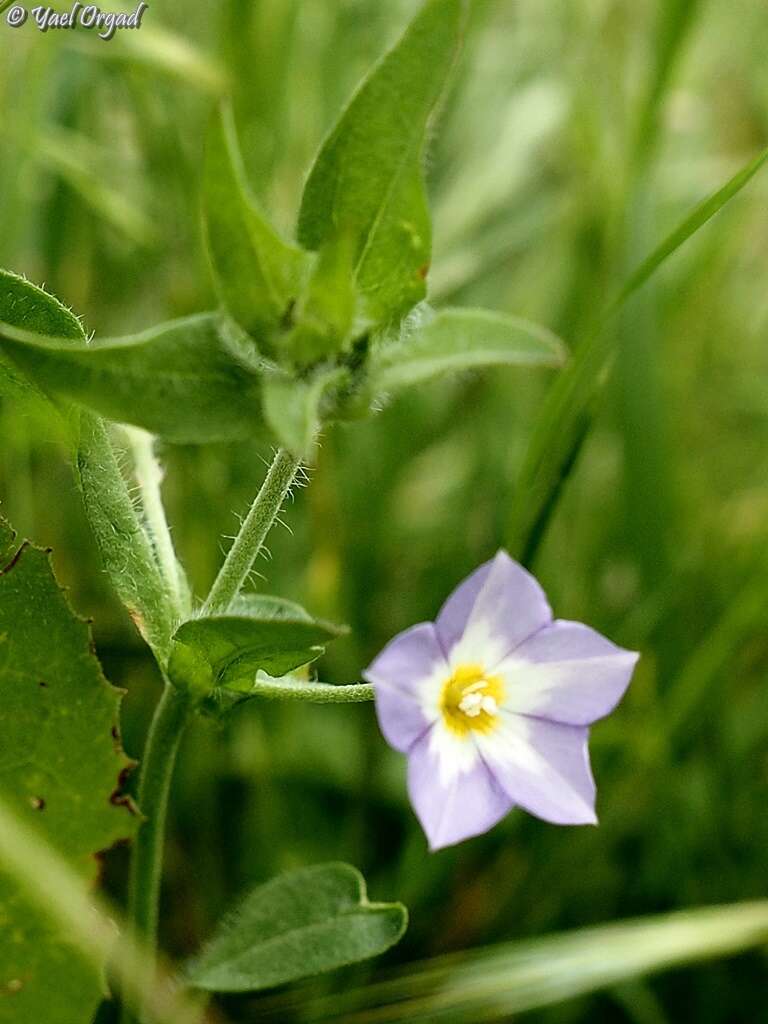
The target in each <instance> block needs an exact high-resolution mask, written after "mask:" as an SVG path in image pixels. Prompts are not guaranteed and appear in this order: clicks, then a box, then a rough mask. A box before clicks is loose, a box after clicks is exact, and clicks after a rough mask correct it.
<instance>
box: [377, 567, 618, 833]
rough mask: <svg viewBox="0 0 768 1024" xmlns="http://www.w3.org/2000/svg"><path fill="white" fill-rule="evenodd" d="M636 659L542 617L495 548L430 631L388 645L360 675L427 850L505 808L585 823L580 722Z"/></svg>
mask: <svg viewBox="0 0 768 1024" xmlns="http://www.w3.org/2000/svg"><path fill="white" fill-rule="evenodd" d="M637 659H638V655H637V654H635V653H633V652H632V651H626V650H624V649H623V648H621V647H617V646H616V645H615V644H613V643H611V641H610V640H607V639H606V638H605V637H604V636H601V635H600V634H599V633H597V632H595V631H594V630H593V629H590V628H589V626H584V625H582V624H581V623H578V622H566V621H563V620H554V621H553V618H552V610H551V608H550V607H549V604H548V602H547V599H546V596H545V595H544V592H543V590H542V589H541V587H540V586H539V584H538V583H537V582H536V580H535V579H534V578H533V576H531V575H530V573H528V572H526V570H525V569H523V568H522V566H520V565H518V564H517V562H515V561H514V560H513V559H512V558H510V557H509V555H508V554H507V553H506V552H505V551H500V552H499V553H498V554H497V555H496V557H495V558H494V559H493V560H492V561H491V562H487V563H486V564H485V565H482V566H480V568H479V569H477V570H475V572H474V573H472V575H471V576H469V577H468V578H467V579H466V580H464V582H463V583H461V584H460V585H459V586H458V587H457V588H456V590H455V591H454V592H453V593H452V594H451V596H450V597H449V598H448V600H447V601H446V602H445V604H444V605H443V607H442V608H441V610H440V613H439V614H438V616H437V620H436V621H435V622H434V623H432V622H424V623H421V624H420V625H417V626H413V627H412V628H411V629H407V630H406V631H405V632H403V633H400V634H399V635H398V636H396V637H395V638H394V639H393V640H392V641H390V643H389V644H388V645H387V646H386V647H385V648H384V650H383V651H382V652H381V654H380V655H379V656H378V657H377V658H376V659H375V660H374V662H373V663H372V664H371V665H370V667H369V668H368V669H367V671H366V672H365V673H364V675H365V678H366V679H367V680H368V682H369V683H372V684H373V686H374V692H375V695H376V711H377V714H378V718H379V724H380V725H381V729H382V732H383V733H384V736H385V737H386V739H387V741H388V742H389V743H390V745H391V746H393V747H394V748H395V749H396V750H399V751H402V752H403V753H405V754H407V755H408V791H409V794H410V798H411V803H412V804H413V806H414V809H415V811H416V814H417V815H418V817H419V820H420V821H421V824H422V826H423V827H424V831H425V832H426V834H427V838H428V840H429V844H430V847H431V848H432V849H433V850H435V849H439V848H440V847H443V846H450V845H452V844H453V843H458V842H460V841H461V840H462V839H467V838H469V837H470V836H475V835H479V834H480V833H481V832H485V831H486V830H487V829H489V828H491V826H493V825H495V824H496V822H497V821H499V820H500V819H501V818H502V817H504V815H505V814H507V812H508V811H510V810H511V809H512V807H514V806H516V805H517V806H519V807H522V808H523V809H524V810H526V811H529V812H530V813H531V814H535V815H537V816H538V817H539V818H543V819H544V820H545V821H550V822H553V823H555V824H558V825H587V824H596V823H597V818H596V816H595V783H594V779H593V777H592V771H591V769H590V764H589V751H588V747H587V742H588V736H589V725H590V724H591V723H592V722H594V721H596V720H597V719H598V718H602V717H603V716H604V715H607V714H608V713H609V712H610V711H612V710H613V708H614V707H615V706H616V704H617V703H618V702H619V700H620V699H621V697H622V696H623V694H624V691H625V690H626V688H627V686H628V685H629V681H630V678H631V676H632V671H633V669H634V667H635V663H636V662H637Z"/></svg>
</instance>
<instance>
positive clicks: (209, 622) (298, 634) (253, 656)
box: [168, 595, 344, 695]
mask: <svg viewBox="0 0 768 1024" xmlns="http://www.w3.org/2000/svg"><path fill="white" fill-rule="evenodd" d="M343 632H344V631H343V630H342V629H340V628H339V627H338V626H333V625H331V624H330V623H327V622H319V621H317V620H316V619H313V618H311V616H309V615H308V614H307V612H305V611H304V610H303V609H302V608H300V607H299V606H297V605H295V604H293V603H292V602H282V601H280V599H279V598H274V597H261V596H256V597H252V596H250V595H244V596H242V597H240V598H238V599H237V601H236V602H235V603H234V604H233V606H232V608H231V609H230V611H229V612H228V613H227V614H223V615H212V616H207V617H201V618H197V619H191V620H190V621H189V622H184V623H182V625H181V626H180V627H179V628H178V630H177V631H176V633H175V634H174V639H175V640H176V643H175V645H174V648H173V653H172V655H171V660H170V664H169V668H168V672H169V675H170V678H171V679H172V681H173V682H174V683H175V684H176V685H177V686H178V687H179V688H181V689H192V690H194V691H195V692H197V693H199V694H201V695H202V694H207V693H209V692H210V691H211V690H213V689H216V688H219V687H224V688H227V689H232V690H243V691H246V692H247V691H248V690H249V688H250V687H251V685H252V684H253V681H254V679H255V677H256V673H257V672H266V673H268V674H269V675H271V676H282V675H285V673H286V672H290V671H292V670H293V669H296V668H299V667H300V666H301V665H307V664H308V663H309V662H312V661H315V660H316V659H317V658H319V657H320V655H321V654H322V653H323V650H324V647H323V645H324V644H326V643H327V642H328V641H329V640H332V639H334V638H335V637H337V636H339V635H340V634H342V633H343Z"/></svg>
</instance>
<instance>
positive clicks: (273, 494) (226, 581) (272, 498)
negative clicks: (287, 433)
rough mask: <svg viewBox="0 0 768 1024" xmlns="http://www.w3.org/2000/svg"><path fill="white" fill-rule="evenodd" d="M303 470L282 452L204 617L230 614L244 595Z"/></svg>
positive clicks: (212, 589) (223, 566)
mask: <svg viewBox="0 0 768 1024" xmlns="http://www.w3.org/2000/svg"><path fill="white" fill-rule="evenodd" d="M300 467H301V461H300V460H299V459H296V458H294V457H293V455H291V454H289V453H288V452H287V451H285V449H283V448H280V449H278V451H277V453H276V454H275V458H274V461H273V462H272V465H271V466H270V467H269V472H268V473H267V476H266V478H265V480H264V483H263V484H262V485H261V489H260V491H259V493H258V494H257V495H256V498H255V500H254V502H253V505H251V508H250V510H249V512H248V515H247V516H246V517H245V519H244V520H243V525H242V526H241V527H240V532H239V533H238V535H237V537H236V538H235V541H234V543H233V544H232V547H231V548H230V549H229V553H228V554H227V557H226V559H225V560H224V564H223V565H222V567H221V570H220V572H219V575H218V576H217V577H216V580H215V582H214V584H213V586H212V587H211V592H210V594H209V595H208V599H207V601H206V602H205V605H204V607H203V615H215V614H216V613H217V612H219V613H221V612H226V611H227V609H228V608H229V607H230V606H231V604H232V602H233V601H234V600H235V598H236V597H237V595H238V594H239V593H240V589H241V587H242V586H243V584H244V583H245V581H246V579H247V578H248V574H249V573H250V571H251V569H252V568H253V565H254V562H255V561H256V559H257V557H258V555H259V552H260V551H261V549H262V547H263V546H264V541H265V539H266V537H267V534H268V533H269V531H270V529H271V528H272V525H273V524H274V522H275V520H276V519H277V517H278V515H279V514H280V509H281V508H282V507H283V502H284V501H285V498H286V496H287V494H288V492H289V491H290V489H291V485H292V484H293V482H294V480H295V479H296V474H297V473H298V471H299V469H300Z"/></svg>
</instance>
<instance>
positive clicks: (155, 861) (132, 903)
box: [124, 683, 192, 1024]
mask: <svg viewBox="0 0 768 1024" xmlns="http://www.w3.org/2000/svg"><path fill="white" fill-rule="evenodd" d="M191 706H192V702H191V698H190V696H189V695H188V694H186V693H183V692H182V691H180V690H177V689H175V688H174V687H173V686H171V685H170V683H166V687H165V691H164V693H163V696H162V697H161V699H160V701H159V703H158V705H157V708H156V709H155V714H154V718H153V719H152V725H151V726H150V730H149V735H148V736H147V742H146V745H145V748H144V757H143V760H142V769H141V778H140V780H139V793H138V799H139V807H140V809H141V813H142V814H143V815H144V816H145V818H146V820H145V821H144V822H143V824H142V825H141V827H140V829H139V832H138V835H137V837H136V842H135V844H134V849H133V858H132V861H131V879H130V887H129V893H128V916H129V920H130V922H131V926H132V927H133V929H134V932H135V934H136V937H137V938H138V939H139V940H141V941H142V943H143V946H144V948H145V950H146V951H147V952H148V953H150V954H151V955H153V956H154V955H155V953H156V950H157V922H158V905H159V899H160V879H161V875H162V866H163V845H164V839H165V819H166V814H167V810H168V795H169V793H170V788H171V779H172V778H173V769H174V765H175V763H176V755H177V754H178V751H179V744H180V743H181V737H182V735H183V733H184V729H185V727H186V725H187V722H188V720H189V713H190V709H191ZM130 1021H131V1017H130V1016H124V1022H125V1024H128V1022H130Z"/></svg>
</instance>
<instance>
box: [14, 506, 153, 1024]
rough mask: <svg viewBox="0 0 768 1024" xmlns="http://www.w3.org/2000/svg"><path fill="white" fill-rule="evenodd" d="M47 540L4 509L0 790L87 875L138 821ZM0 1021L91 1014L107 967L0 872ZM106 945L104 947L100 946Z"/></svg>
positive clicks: (99, 683) (111, 706) (93, 669)
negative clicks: (37, 543)
mask: <svg viewBox="0 0 768 1024" xmlns="http://www.w3.org/2000/svg"><path fill="white" fill-rule="evenodd" d="M91 648H92V644H91V638H90V633H89V630H88V626H87V625H86V623H85V622H83V621H82V620H80V619H78V618H77V617H76V616H75V614H74V613H73V612H72V610H71V608H70V607H69V605H68V603H67V601H66V598H65V596H64V594H63V592H62V591H61V589H60V588H59V586H58V584H57V582H56V580H55V578H54V575H53V571H52V569H51V565H50V559H49V555H48V553H47V552H45V551H42V550H40V549H39V548H35V547H32V546H31V545H29V544H23V545H21V546H20V545H19V543H18V541H17V540H16V539H15V535H14V533H13V531H12V530H11V529H10V527H9V526H8V525H7V524H6V523H5V522H4V521H0V798H2V800H3V801H4V802H6V803H7V805H8V806H9V808H11V809H12V810H13V811H15V812H16V813H18V814H19V816H20V817H21V818H22V819H23V821H24V822H25V823H27V824H28V825H29V826H30V827H36V829H37V830H38V831H39V833H40V834H41V835H42V836H43V837H44V838H45V839H46V841H47V842H49V843H50V844H51V845H52V846H53V848H54V849H55V850H56V851H57V852H58V853H59V854H60V855H61V856H62V857H63V858H65V859H66V860H67V862H68V863H69V864H70V865H71V866H72V867H73V868H74V869H75V870H76V871H77V873H78V874H79V875H81V876H82V879H83V885H85V884H92V883H93V882H94V881H95V879H96V876H97V873H98V863H97V860H96V857H95V855H96V854H97V852H98V851H100V850H103V849H105V848H107V847H109V846H111V845H112V844H113V843H115V842H117V841H118V840H121V839H125V838H127V837H128V836H130V835H131V834H132V832H133V831H134V829H135V825H136V820H137V819H135V818H132V817H131V816H130V810H129V807H128V804H127V801H126V800H125V799H124V798H122V797H121V796H120V795H119V785H120V781H119V780H120V778H121V776H122V775H123V773H124V772H125V771H126V770H127V769H128V767H129V764H130V762H129V761H128V760H127V758H126V757H125V755H124V754H123V752H122V749H121V747H120V743H119V740H118V739H117V736H118V724H117V723H118V706H119V702H120V697H119V693H118V691H116V690H114V689H113V688H112V687H111V686H110V685H109V683H107V681H106V679H105V678H104V676H103V675H102V672H101V668H100V666H99V663H98V661H97V660H96V658H95V657H94V655H93V653H92V649H91ZM0 920H1V921H2V924H3V926H2V929H0V1021H4V1022H5V1021H7V1022H9V1024H10V1022H11V1021H13V1022H14V1024H39V1022H40V1021H42V1020H45V1021H49V1022H50V1024H75V1022H77V1024H80V1022H82V1024H87V1021H89V1020H90V1019H91V1016H92V1014H93V1012H94V1010H95V1008H96V1005H97V1004H98V1002H99V1000H100V999H101V996H102V991H103V979H102V977H101V975H100V973H99V972H97V971H95V970H94V968H93V965H92V963H91V962H89V961H87V960H85V959H83V958H82V957H81V956H80V954H78V953H77V952H76V951H75V950H74V949H73V948H72V947H71V945H70V943H69V941H68V937H67V935H66V934H64V933H63V932H62V931H60V930H59V929H57V928H56V927H54V926H53V925H52V924H51V923H50V922H49V920H48V918H47V916H46V915H45V914H43V913H41V912H40V911H39V910H38V909H37V908H36V907H35V906H34V905H30V904H29V903H28V902H27V900H26V899H25V898H24V896H23V895H22V894H21V893H20V892H19V890H18V888H17V887H16V884H15V881H14V879H13V878H11V877H9V876H6V875H5V874H3V873H2V872H0ZM106 953H107V949H106V948H105V949H104V955H105V956H106Z"/></svg>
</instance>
